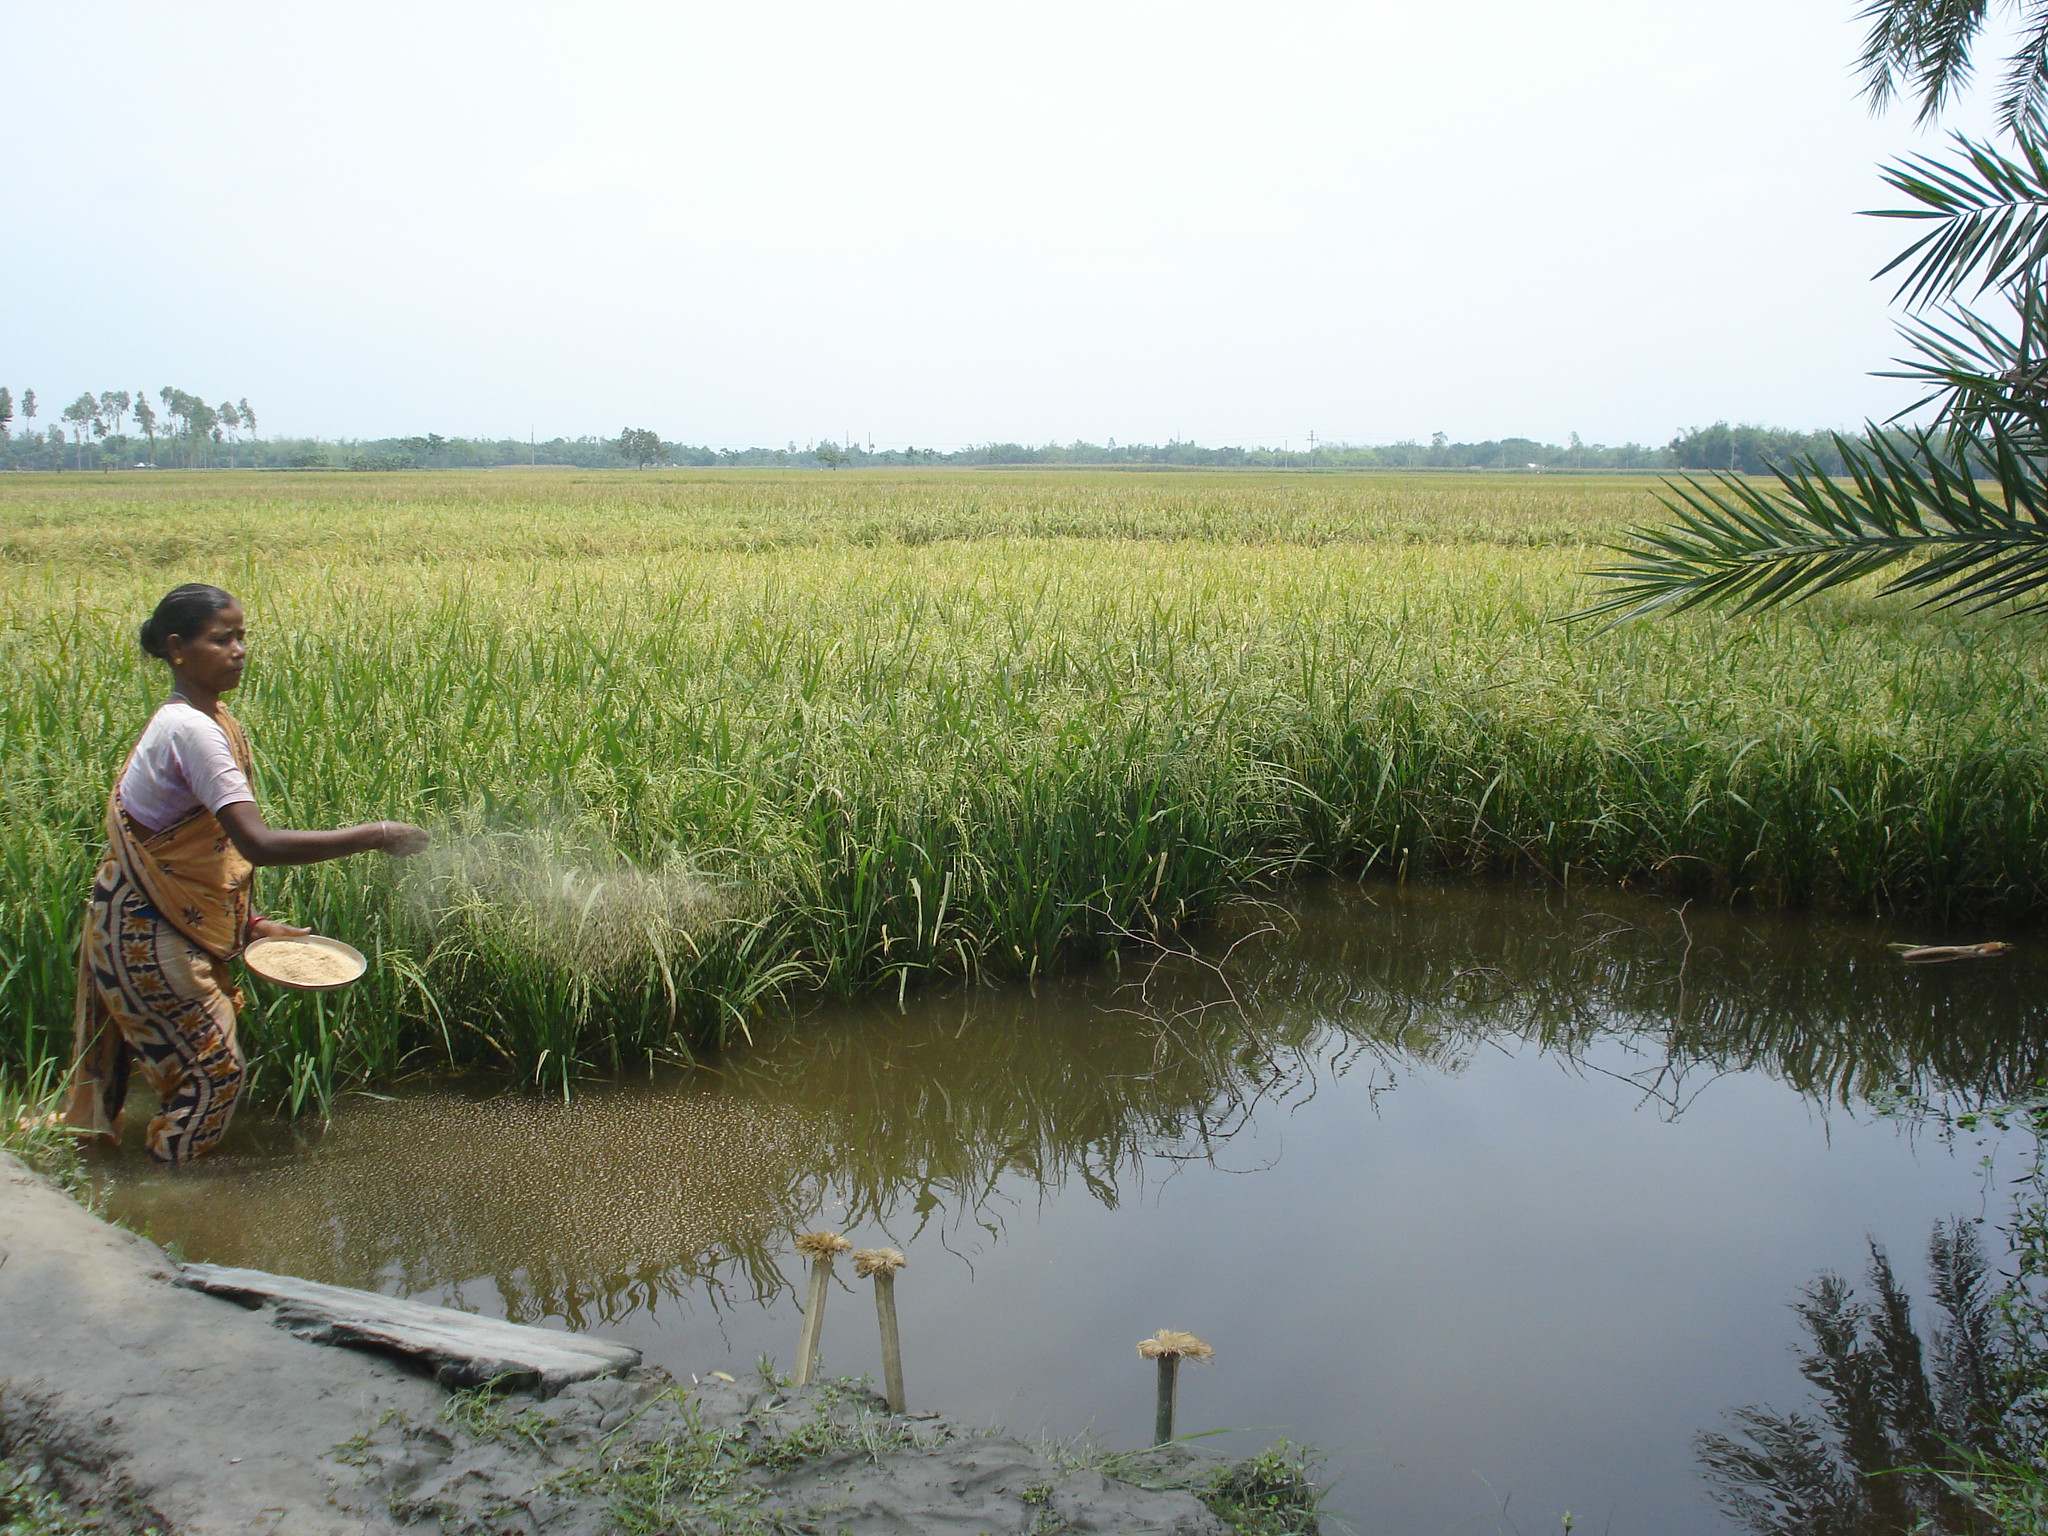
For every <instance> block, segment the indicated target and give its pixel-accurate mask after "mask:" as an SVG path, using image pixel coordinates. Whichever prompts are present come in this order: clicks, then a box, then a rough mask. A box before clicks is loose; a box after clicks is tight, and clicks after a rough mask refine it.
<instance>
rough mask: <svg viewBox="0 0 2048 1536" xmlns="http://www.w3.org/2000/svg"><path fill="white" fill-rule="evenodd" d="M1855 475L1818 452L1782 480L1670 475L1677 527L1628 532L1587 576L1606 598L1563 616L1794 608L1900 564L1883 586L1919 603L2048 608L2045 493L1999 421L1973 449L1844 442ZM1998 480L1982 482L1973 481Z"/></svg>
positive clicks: (1932, 438)
mask: <svg viewBox="0 0 2048 1536" xmlns="http://www.w3.org/2000/svg"><path fill="white" fill-rule="evenodd" d="M1835 447H1836V450H1837V451H1838V452H1839V453H1840V454H1841V456H1842V462H1843V464H1844V466H1845V467H1846V470H1847V473H1846V475H1845V476H1842V477H1839V478H1837V477H1831V476H1829V475H1827V474H1825V473H1823V472H1822V470H1821V469H1820V467H1819V465H1818V464H1817V463H1815V462H1814V461H1813V460H1812V459H1810V458H1802V459H1799V460H1795V461H1794V462H1793V463H1792V464H1791V465H1790V466H1789V467H1786V468H1774V469H1773V472H1772V473H1773V476H1774V478H1775V480H1776V482H1777V483H1776V484H1775V485H1774V486H1773V485H1758V484H1755V483H1753V482H1750V481H1745V480H1740V479H1737V478H1736V477H1734V476H1732V475H1719V476H1716V477H1715V478H1714V480H1713V481H1712V482H1711V483H1706V482H1702V481H1699V480H1694V479H1690V478H1688V479H1686V480H1684V481H1682V482H1672V481H1667V482H1665V487H1666V491H1667V493H1668V494H1667V495H1666V496H1665V497H1663V498H1662V499H1663V501H1664V504H1665V505H1666V506H1667V507H1669V508H1670V509H1671V511H1672V513H1673V514H1674V517H1675V521H1674V522H1673V523H1672V524H1671V525H1669V526H1666V527H1645V528H1633V529H1630V530H1629V531H1628V533H1627V534H1626V535H1624V538H1625V539H1626V540H1627V541H1628V542H1625V543H1620V544H1614V545H1610V546H1608V548H1609V549H1610V550H1612V552H1613V553H1615V554H1616V555H1619V556H1620V557H1621V558H1620V560H1619V561H1618V562H1616V563H1615V564H1612V565H1607V566H1601V567H1597V568H1596V569H1594V570H1593V571H1592V572H1591V573H1590V574H1592V575H1593V576H1596V577H1599V578H1601V579H1602V580H1605V581H1609V582H1612V583H1614V586H1613V588H1612V589H1611V590H1610V593H1609V595H1608V596H1607V597H1605V598H1604V599H1602V600H1601V601H1599V602H1596V603H1594V604H1592V605H1591V606H1589V607H1586V608H1583V609H1580V610H1579V611H1578V612H1576V613H1572V614H1569V615H1567V616H1566V622H1576V621H1581V620H1586V619H1596V618H1605V619H1608V620H1609V621H1610V624H1621V623H1625V622H1627V621H1628V620H1630V619H1633V618H1638V617H1640V616H1642V615H1644V614H1648V613H1653V612H1656V611H1659V610H1670V611H1674V612H1676V611H1682V610H1684V609H1687V608H1694V607H1700V606H1713V607H1722V608H1728V609H1731V610H1733V611H1734V612H1737V613H1746V612H1752V611H1755V610H1758V609H1762V608H1768V607H1775V606H1777V605H1779V604H1782V603H1788V602H1798V601H1801V600H1803V599H1805V598H1809V597H1812V596H1814V595H1815V594H1816V593H1820V592H1825V591H1828V590H1830V589H1832V588H1835V587H1839V586H1843V585H1845V584H1847V583H1849V582H1853V581H1858V580H1860V579H1862V578H1863V577H1866V576H1871V575H1875V574H1877V573H1879V572H1881V571H1885V570H1888V569H1890V568H1892V567H1894V566H1897V565H1899V564H1901V563H1904V564H1906V565H1907V567H1908V568H1907V569H1906V570H1904V571H1902V572H1899V573H1898V574H1897V575H1895V576H1894V577H1893V578H1892V579H1891V580H1890V581H1889V582H1888V583H1887V584H1886V585H1885V587H1884V589H1883V590H1884V592H1886V593H1887V594H1891V593H1901V594H1913V595H1916V596H1917V597H1918V600H1919V602H1920V604H1921V606H1923V607H1936V608H1947V607H1960V608H1963V609H1965V610H1969V611H1975V610H1978V609H1983V608H1989V607H1992V606H1995V605H1997V604H2000V603H2014V604H2017V609H2016V611H2019V612H2034V611H2039V610H2042V609H2048V495H2044V490H2048V487H2044V485H2043V482H2042V479H2041V471H2040V465H2039V463H2038V461H2037V460H2036V459H2035V458H2034V457H2033V456H2031V455H2030V454H2027V453H2025V452H2023V451H2022V450H2021V448H2020V446H2019V445H2018V444H2017V443H2016V442H2015V441H2014V439H2013V438H2012V436H2011V435H2010V434H2009V433H2007V432H2005V431H2003V430H2001V429H1998V428H1996V427H1994V428H1993V429H1992V431H1991V432H1990V434H1989V435H1988V436H1987V437H1986V438H1985V439H1983V440H1982V441H1981V442H1979V443H1976V444H1971V443H1967V442H1957V441H1955V440H1953V439H1947V438H1940V437H1937V436H1936V435H1935V434H1934V433H1933V432H1930V431H1916V432H1903V433H1898V434H1895V435H1892V436H1889V437H1887V436H1883V435H1880V434H1878V433H1877V432H1876V431H1875V430H1874V429H1873V431H1872V433H1871V435H1870V436H1869V437H1866V438H1861V439H1852V438H1846V437H1839V436H1838V437H1836V439H1835ZM1985 474H1988V475H1990V476H1991V477H1992V480H1993V482H1994V484H1993V488H1992V489H1991V490H1987V489H1986V487H1985V485H1984V484H1982V483H1980V480H1979V476H1980V475H1985Z"/></svg>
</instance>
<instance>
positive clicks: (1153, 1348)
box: [1138, 1328, 1216, 1445]
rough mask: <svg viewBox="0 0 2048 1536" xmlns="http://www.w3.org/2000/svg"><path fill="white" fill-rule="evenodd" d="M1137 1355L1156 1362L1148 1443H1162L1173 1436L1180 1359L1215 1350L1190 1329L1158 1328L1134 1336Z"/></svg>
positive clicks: (1210, 1355) (1209, 1356)
mask: <svg viewBox="0 0 2048 1536" xmlns="http://www.w3.org/2000/svg"><path fill="white" fill-rule="evenodd" d="M1138 1357H1139V1358H1140V1359H1142V1360H1157V1361H1158V1362H1159V1404H1158V1407H1157V1409H1156V1411H1155V1412H1154V1414H1153V1419H1152V1443H1153V1444H1154V1445H1164V1444H1166V1442H1167V1441H1169V1440H1171V1439H1172V1438H1173V1405H1174V1394H1175V1392H1176V1391H1178V1389H1179V1385H1180V1363H1181V1361H1183V1360H1193V1361H1195V1362H1196V1363H1197V1364H1201V1363H1202V1362H1204V1361H1208V1360H1213V1359H1214V1358H1215V1357H1216V1351H1215V1350H1213V1349H1211V1348H1210V1347H1209V1346H1208V1345H1207V1344H1205V1343H1203V1342H1202V1341H1201V1340H1200V1339H1198V1338H1196V1337H1195V1336H1194V1335H1193V1334H1192V1333H1181V1332H1178V1331H1176V1330H1175V1329H1172V1328H1162V1329H1160V1330H1159V1331H1158V1332H1157V1333H1155V1334H1153V1335H1152V1337H1151V1338H1149V1339H1140V1340H1138Z"/></svg>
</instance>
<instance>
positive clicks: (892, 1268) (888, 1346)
mask: <svg viewBox="0 0 2048 1536" xmlns="http://www.w3.org/2000/svg"><path fill="white" fill-rule="evenodd" d="M909 1262H910V1260H908V1259H906V1258H904V1257H903V1255H902V1253H901V1252H899V1251H898V1250H897V1249H894V1248H863V1249H861V1250H860V1251H859V1252H857V1253H855V1254H854V1256H853V1272H854V1273H855V1274H856V1275H859V1276H860V1277H861V1279H863V1280H866V1279H868V1278H869V1277H870V1276H872V1277H873V1279H874V1282H875V1317H876V1320H877V1321H878V1322H880V1324H881V1326H882V1386H883V1389H884V1390H885V1391H886V1392H887V1393H888V1394H889V1411H890V1412H891V1413H907V1412H908V1411H909V1409H908V1407H907V1405H906V1403H905V1399H904V1396H903V1344H902V1341H901V1340H900V1339H898V1338H897V1336H896V1271H897V1270H899V1269H901V1268H902V1267H903V1266H904V1265H906V1264H908V1263H909Z"/></svg>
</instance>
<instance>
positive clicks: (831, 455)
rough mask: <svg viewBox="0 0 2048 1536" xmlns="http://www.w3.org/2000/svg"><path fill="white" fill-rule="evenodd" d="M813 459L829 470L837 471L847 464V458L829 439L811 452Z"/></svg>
mask: <svg viewBox="0 0 2048 1536" xmlns="http://www.w3.org/2000/svg"><path fill="white" fill-rule="evenodd" d="M811 457H812V458H814V459H816V460H817V461H818V462H819V463H820V464H822V465H824V466H825V467H826V468H827V469H837V468H838V467H839V466H840V465H842V464H844V463H845V462H846V458H847V456H846V455H845V454H843V453H841V452H840V451H839V445H838V444H837V443H835V442H833V441H832V440H831V439H829V438H828V439H826V440H825V441H824V442H822V443H820V444H818V446H817V447H815V448H813V449H812V450H811Z"/></svg>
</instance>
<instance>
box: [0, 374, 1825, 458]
mask: <svg viewBox="0 0 2048 1536" xmlns="http://www.w3.org/2000/svg"><path fill="white" fill-rule="evenodd" d="M4 393H5V391H0V394H4ZM164 393H165V394H166V395H167V396H169V397H171V401H172V402H174V405H173V409H172V410H167V411H165V412H164V413H163V415H162V416H161V417H158V418H156V419H154V420H152V421H151V422H150V425H151V426H153V427H157V428H158V430H157V431H155V432H154V433H151V434H144V433H138V432H130V431H126V430H123V429H124V427H125V425H126V423H125V422H124V421H122V420H121V413H117V412H114V411H112V410H107V411H102V412H100V413H99V414H98V415H97V416H93V415H89V414H88V413H87V412H86V410H85V408H84V397H81V401H80V403H79V404H78V405H76V406H74V407H72V408H70V409H71V412H72V413H73V414H75V415H77V416H79V417H80V418H81V419H79V420H78V421H75V422H71V423H70V424H69V425H70V430H69V431H68V432H67V430H66V428H65V427H63V426H51V427H48V428H38V427H35V426H31V425H29V424H28V423H27V422H21V421H17V422H15V423H13V425H12V429H11V430H10V424H9V421H8V420H7V418H6V416H0V469H15V470H30V469H42V470H101V471H111V470H116V469H148V468H159V469H186V468H221V469H268V470H317V469H349V470H369V471H376V470H405V469H492V468H498V467H505V466H518V465H534V466H542V467H544V466H549V465H554V466H565V465H566V466H572V467H575V468H579V469H621V468H629V467H639V468H646V467H650V466H660V465H675V466H687V467H699V468H720V467H724V468H737V469H757V468H758V469H840V468H868V467H883V466H910V465H955V466H963V465H977V464H1048V465H1057V464H1073V465H1105V466H1115V465H1130V466H1134V467H1135V466H1145V465H1161V466H1168V467H1184V468H1189V469H1230V468H1251V469H1261V468H1263V469H1454V470H1455V469H1463V470H1520V471H1523V472H1528V471H1531V470H1567V471H1568V470H1629V469H1634V470H1678V471H1685V470H1731V471H1734V472H1736V473H1738V474H1762V473H1764V472H1765V471H1766V470H1767V469H1768V468H1769V467H1770V465H1772V464H1774V463H1776V464H1785V463H1789V462H1790V461H1791V460H1793V459H1794V458H1806V457H1811V458H1813V459H1815V460H1817V461H1818V462H1819V463H1820V465H1821V467H1822V468H1823V469H1825V470H1827V471H1828V472H1830V473H1839V472H1840V470H1841V456H1840V454H1839V453H1837V452H1836V450H1835V446H1834V442H1833V440H1832V439H1831V438H1830V436H1829V435H1828V434H1826V433H1824V432H1792V431H1786V430H1783V429H1779V428H1773V427H1756V426H1746V425H1744V426H1730V425H1729V424H1728V423H1727V422H1716V423H1715V424H1714V425H1713V426H1711V427H1695V428H1692V429H1691V430H1689V431H1686V432H1681V433H1680V434H1679V435H1678V436H1677V437H1675V438H1673V439H1672V440H1671V441H1670V442H1668V443H1666V444H1664V445H1663V446H1662V447H1649V446H1646V445H1644V444H1641V443H1623V444H1621V445H1619V446H1610V445H1608V444H1605V443H1586V442H1581V441H1580V440H1579V437H1578V435H1577V434H1576V433H1574V434H1573V435H1572V437H1571V439H1570V441H1569V442H1566V443H1564V444H1557V443H1539V442H1537V441H1535V440H1534V439H1533V438H1526V437H1508V438H1500V439H1497V440H1489V441H1486V442H1479V443H1454V442H1452V441H1451V440H1450V439H1449V438H1448V437H1446V436H1445V435H1444V434H1443V433H1441V432H1439V433H1438V434H1436V435H1435V436H1434V437H1432V438H1431V439H1430V440H1429V441H1428V442H1426V443H1424V442H1399V443H1386V444H1382V445H1379V446H1376V447H1368V446H1362V445H1358V444H1352V443H1321V444H1318V445H1317V446H1316V447H1315V448H1314V449H1308V448H1295V447H1293V446H1291V445H1289V446H1285V447H1280V448H1270V447H1267V448H1236V447H1224V448H1205V447H1203V446H1201V445H1200V444H1198V443H1184V442H1178V441H1169V442H1166V443H1164V444H1159V443H1123V444H1119V443H1118V442H1117V441H1116V440H1115V439H1114V438H1111V439H1110V440H1109V441H1108V442H1107V443H1102V444H1097V443H1085V442H1073V443H1047V444H1043V445H1040V446H1033V445H1031V444H1027V443H981V444H977V445H974V446H972V447H967V448H960V449H954V450H950V451H945V450H939V449H934V448H917V447H903V448H880V449H878V448H875V447H874V446H873V445H871V444H870V445H867V446H863V445H861V444H859V443H848V444H841V443H838V442H834V441H833V440H831V439H829V438H828V439H825V440H823V441H818V442H811V443H806V444H804V445H803V446H802V447H799V446H798V445H797V444H796V443H795V442H790V443H788V444H786V445H785V446H783V447H781V448H704V447H695V446H692V445H691V444H688V443H680V442H670V441H668V440H667V439H665V438H663V437H661V436H660V435H659V434H658V433H656V432H653V431H651V430H649V429H646V428H628V429H626V430H625V431H623V432H621V433H620V434H619V435H618V436H617V437H574V438H568V437H555V438H549V439H546V440H545V441H539V442H531V441H529V442H520V441H518V440H516V439H513V438H495V439H492V438H472V437H442V436H440V435H439V434H437V433H429V434H428V435H426V436H425V437H383V438H371V439H342V440H328V439H324V438H294V437H273V438H268V439H258V438H256V437H255V436H254V429H255V414H254V412H251V411H249V410H248V405H247V402H246V401H244V402H241V403H240V411H241V412H243V413H246V415H245V416H244V418H243V419H242V420H240V421H230V420H224V419H223V418H224V417H225V416H226V415H227V413H228V412H230V411H232V410H234V409H235V407H232V406H226V405H223V406H221V407H218V408H216V409H208V408H206V407H204V406H203V405H200V404H199V402H198V401H197V400H196V398H195V397H191V396H186V395H184V394H183V392H182V391H165V392H164ZM29 398H30V399H33V393H32V392H31V393H30V395H29ZM105 398H106V399H107V400H108V402H109V404H110V405H111V404H112V403H113V402H114V400H115V399H116V397H114V396H107V397H105ZM133 398H134V400H135V401H137V402H138V403H140V402H142V397H141V396H140V395H139V394H138V395H136V396H134V397H133ZM119 399H120V403H121V405H122V406H123V408H124V410H125V409H127V408H128V404H129V397H126V396H122V397H119ZM140 409H141V410H147V406H146V404H141V406H140ZM236 427H239V428H240V432H239V433H238V432H237V431H236V430H235V428H236Z"/></svg>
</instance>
